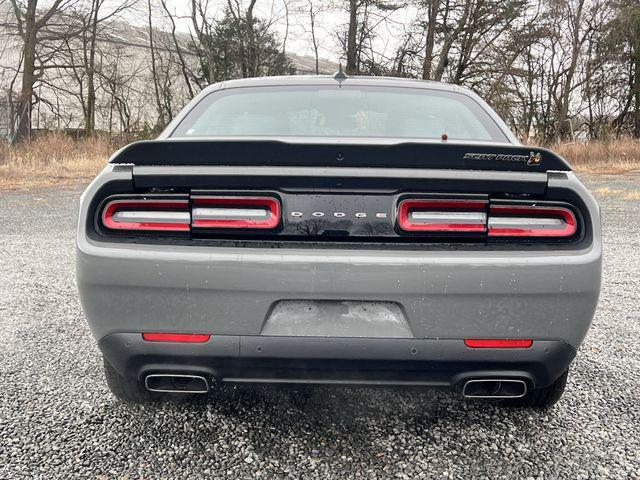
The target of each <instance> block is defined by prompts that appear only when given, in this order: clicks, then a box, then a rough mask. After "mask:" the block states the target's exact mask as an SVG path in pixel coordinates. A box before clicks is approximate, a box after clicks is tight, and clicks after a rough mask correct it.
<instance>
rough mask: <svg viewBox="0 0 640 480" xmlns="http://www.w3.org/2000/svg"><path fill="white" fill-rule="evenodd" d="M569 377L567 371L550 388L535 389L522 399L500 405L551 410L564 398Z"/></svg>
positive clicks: (503, 402)
mask: <svg viewBox="0 0 640 480" xmlns="http://www.w3.org/2000/svg"><path fill="white" fill-rule="evenodd" d="M568 376H569V371H568V370H567V371H565V372H564V373H563V374H562V375H560V377H558V379H557V380H556V381H555V382H553V383H552V384H551V385H549V386H548V387H544V388H534V389H533V390H530V391H529V392H527V394H526V395H525V396H524V397H522V398H513V399H509V400H502V401H501V402H500V404H501V405H502V406H505V407H516V408H540V409H545V408H550V407H552V406H553V405H555V403H556V402H557V401H558V400H560V397H562V394H563V393H564V388H565V386H566V385H567V377H568Z"/></svg>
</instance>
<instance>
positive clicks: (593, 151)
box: [549, 138, 640, 174]
mask: <svg viewBox="0 0 640 480" xmlns="http://www.w3.org/2000/svg"><path fill="white" fill-rule="evenodd" d="M549 148H550V149H551V150H553V151H554V152H557V153H559V154H560V155H562V156H563V157H564V158H566V159H567V160H568V161H569V163H571V165H572V167H573V169H574V170H575V171H577V172H581V173H604V174H616V173H627V172H631V171H634V170H638V171H640V139H633V138H623V139H620V140H615V141H611V142H588V143H574V144H556V145H551V146H550V147H549Z"/></svg>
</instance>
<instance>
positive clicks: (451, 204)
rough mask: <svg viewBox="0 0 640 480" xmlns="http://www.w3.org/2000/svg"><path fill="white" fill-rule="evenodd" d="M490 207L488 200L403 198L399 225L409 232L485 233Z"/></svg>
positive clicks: (399, 206) (399, 210) (399, 211)
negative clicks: (487, 209) (488, 206)
mask: <svg viewBox="0 0 640 480" xmlns="http://www.w3.org/2000/svg"><path fill="white" fill-rule="evenodd" d="M486 208H487V201H486V200H456V199H433V200H431V199H424V200H402V201H401V202H400V204H399V205H398V226H399V227H400V228H401V229H402V230H404V231H407V232H435V233H437V232H441V233H456V232H461V233H462V232H476V233H484V232H485V231H486V223H487V215H486Z"/></svg>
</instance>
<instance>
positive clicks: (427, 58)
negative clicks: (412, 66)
mask: <svg viewBox="0 0 640 480" xmlns="http://www.w3.org/2000/svg"><path fill="white" fill-rule="evenodd" d="M439 9H440V0H431V1H430V2H429V8H428V10H427V22H428V24H427V33H426V36H427V39H426V40H427V46H426V48H425V50H424V60H423V62H422V79H423V80H430V79H431V63H432V62H433V49H434V46H435V36H436V17H437V15H438V10H439Z"/></svg>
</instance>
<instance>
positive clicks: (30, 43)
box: [9, 0, 76, 141]
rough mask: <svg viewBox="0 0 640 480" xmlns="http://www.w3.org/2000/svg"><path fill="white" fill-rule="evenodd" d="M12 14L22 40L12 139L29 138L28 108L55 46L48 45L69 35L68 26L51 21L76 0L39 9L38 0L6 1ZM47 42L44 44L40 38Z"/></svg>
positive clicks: (62, 1)
mask: <svg viewBox="0 0 640 480" xmlns="http://www.w3.org/2000/svg"><path fill="white" fill-rule="evenodd" d="M9 1H10V3H11V6H12V8H13V14H14V16H15V27H16V30H17V33H18V35H19V37H20V38H21V39H22V51H23V53H22V57H23V60H22V72H21V73H22V81H21V86H20V95H19V98H18V107H17V113H18V122H17V128H16V132H15V137H14V141H22V140H25V139H28V138H29V136H30V132H31V110H32V107H33V101H34V95H35V90H34V86H35V84H36V82H37V81H38V79H39V78H40V77H41V76H42V75H43V73H44V70H45V69H46V68H51V67H55V65H52V64H50V61H51V59H52V58H53V54H54V53H55V52H56V50H57V48H56V47H52V46H51V44H52V43H54V42H58V41H60V40H61V39H63V38H66V37H68V36H69V35H71V32H70V31H69V28H65V27H64V26H62V25H61V24H60V23H55V25H54V24H53V23H54V22H53V20H54V19H55V16H56V15H58V14H60V13H61V12H63V11H64V10H66V9H68V8H70V7H71V6H72V5H73V4H74V3H75V1H76V0H54V1H53V3H51V4H50V5H49V6H48V7H43V8H41V9H39V8H38V0H26V3H24V2H21V1H20V0H9ZM44 39H46V41H47V43H48V45H46V47H47V48H46V49H45V48H41V47H43V43H42V42H43V40H44Z"/></svg>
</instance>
